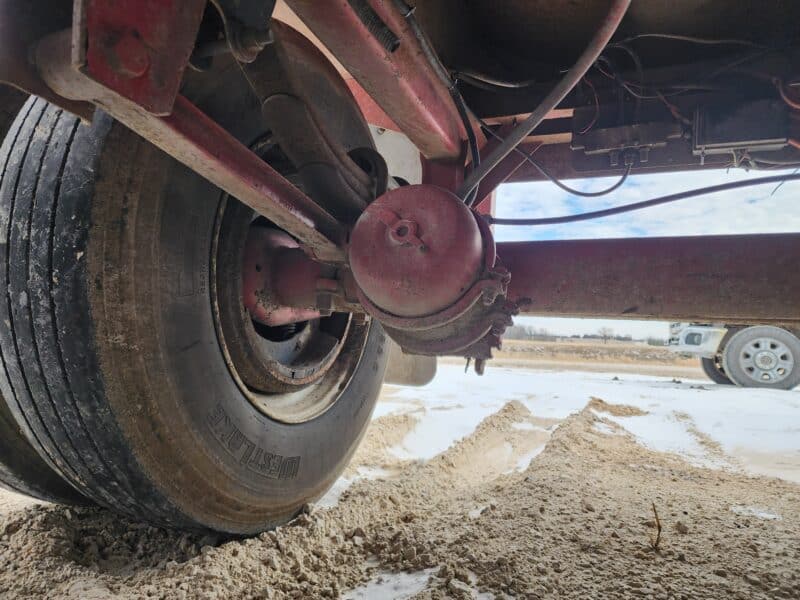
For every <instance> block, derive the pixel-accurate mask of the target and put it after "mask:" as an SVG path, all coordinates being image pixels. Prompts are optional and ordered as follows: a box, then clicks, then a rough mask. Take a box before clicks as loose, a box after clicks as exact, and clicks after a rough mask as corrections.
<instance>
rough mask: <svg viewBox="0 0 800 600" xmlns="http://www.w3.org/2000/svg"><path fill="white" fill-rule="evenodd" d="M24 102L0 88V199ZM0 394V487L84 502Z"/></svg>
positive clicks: (36, 146) (36, 147) (11, 177)
mask: <svg viewBox="0 0 800 600" xmlns="http://www.w3.org/2000/svg"><path fill="white" fill-rule="evenodd" d="M25 99H26V95H25V94H23V93H22V92H19V91H17V90H16V89H13V88H10V87H6V86H3V85H2V84H0V139H3V145H2V147H0V195H3V194H6V193H9V192H8V190H10V189H11V188H12V187H13V186H14V185H16V183H15V179H16V177H17V174H18V172H17V169H18V166H19V162H18V160H19V156H16V157H12V156H10V152H9V151H10V148H11V146H13V145H14V144H15V142H16V139H17V136H18V135H19V133H20V128H21V127H22V122H23V121H24V120H25V116H24V115H23V116H21V117H20V118H19V119H18V120H17V122H16V123H13V124H12V121H13V120H14V118H15V116H16V115H17V113H18V112H19V109H20V108H21V107H22V105H23V104H24V103H25ZM26 151H27V152H28V153H33V154H37V153H39V152H41V141H38V142H36V143H31V145H30V146H29V147H27V148H26ZM0 392H2V395H3V398H0V486H2V487H5V488H6V489H10V490H12V491H14V492H18V493H21V494H26V495H28V496H32V497H34V498H38V499H39V500H47V501H49V502H61V503H64V504H85V503H86V502H88V501H87V499H86V498H85V497H83V496H82V495H81V494H80V493H79V492H78V491H77V490H75V489H74V488H73V487H72V486H71V485H69V484H68V483H67V482H66V481H65V480H64V479H63V478H62V477H61V475H59V474H58V473H57V472H56V470H55V469H54V468H53V467H51V466H50V464H48V461H46V460H45V459H43V458H42V457H40V456H39V453H38V452H37V451H36V450H34V448H33V446H31V444H30V442H28V439H27V438H26V437H25V434H24V433H23V431H22V430H21V429H20V427H19V425H17V421H16V419H15V418H14V415H13V414H12V411H16V412H17V413H19V410H18V407H17V406H16V405H15V404H14V403H11V404H8V403H7V402H6V399H7V398H12V397H13V394H12V392H11V391H10V390H9V389H8V388H7V387H5V386H2V385H0ZM48 460H49V459H48Z"/></svg>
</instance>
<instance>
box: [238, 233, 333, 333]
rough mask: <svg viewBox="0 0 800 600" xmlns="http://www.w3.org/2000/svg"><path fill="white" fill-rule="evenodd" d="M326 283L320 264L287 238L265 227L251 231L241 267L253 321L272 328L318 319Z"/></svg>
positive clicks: (244, 293) (289, 237)
mask: <svg viewBox="0 0 800 600" xmlns="http://www.w3.org/2000/svg"><path fill="white" fill-rule="evenodd" d="M325 281H326V279H325V278H324V277H323V265H322V264H321V263H318V262H315V261H313V260H311V259H310V258H309V257H308V255H307V254H306V253H305V252H303V251H302V249H300V247H299V244H298V243H297V242H296V241H295V240H294V239H293V238H292V237H291V236H290V235H287V234H286V233H284V232H282V231H279V230H277V229H271V228H268V227H251V228H250V232H249V234H248V236H247V242H246V243H245V248H244V262H243V264H242V300H243V302H244V307H245V309H247V311H248V312H249V313H250V317H251V318H252V319H254V320H255V321H258V322H259V323H263V324H264V325H269V326H271V327H274V326H276V325H286V324H288V323H298V322H301V321H308V320H310V319H317V318H319V317H320V316H322V314H321V313H320V311H319V309H318V308H317V304H318V300H319V298H318V296H319V291H320V285H321V284H323V285H324V283H325ZM333 283H334V286H336V282H333ZM334 289H336V288H335V287H334Z"/></svg>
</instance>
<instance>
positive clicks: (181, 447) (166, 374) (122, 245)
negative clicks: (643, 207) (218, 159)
mask: <svg viewBox="0 0 800 600" xmlns="http://www.w3.org/2000/svg"><path fill="white" fill-rule="evenodd" d="M206 87H207V88H210V89H206V90H205V91H204V92H203V93H202V94H196V96H197V98H196V99H195V100H196V101H197V103H198V104H199V105H200V106H201V108H202V109H203V110H204V111H205V112H206V113H207V114H209V115H210V116H211V117H212V118H214V119H215V120H216V121H217V122H218V123H220V124H221V125H222V126H223V127H225V128H226V129H227V130H228V131H230V132H231V133H232V134H233V135H235V136H237V137H238V138H239V139H241V140H242V141H243V142H244V143H246V144H249V145H251V146H252V147H254V148H256V147H261V145H262V144H261V142H260V141H259V140H264V139H265V136H268V132H265V125H264V123H263V120H262V117H261V110H260V108H261V107H260V104H259V102H258V101H257V100H256V99H255V98H254V97H253V96H252V94H250V93H249V88H248V87H247V84H246V82H245V81H244V78H242V77H241V74H240V73H239V72H238V69H237V68H236V67H233V68H232V69H228V70H227V71H225V72H223V73H220V74H218V75H217V76H216V77H215V78H214V81H213V82H212V83H209V84H208V85H207V86H206ZM18 124H19V126H20V133H19V136H18V138H17V140H16V141H15V142H14V143H12V144H9V145H8V147H7V149H6V151H7V153H8V155H9V159H10V160H9V173H13V176H14V177H15V178H18V179H19V184H18V185H15V186H5V187H4V193H3V195H2V198H0V235H2V236H4V238H5V240H6V243H5V245H2V246H0V277H4V278H5V280H6V281H7V282H8V288H9V293H8V294H7V295H6V296H4V297H3V298H2V299H0V348H1V349H2V357H3V360H4V362H5V364H6V366H7V367H6V370H5V372H0V380H2V382H3V385H4V386H5V387H4V389H8V390H10V391H11V393H13V400H14V402H15V403H16V405H17V406H18V407H19V412H18V414H17V416H18V417H19V419H18V420H19V421H20V424H21V425H22V426H23V428H25V429H26V433H27V434H28V436H29V437H30V438H31V439H32V440H35V441H36V448H37V450H38V451H39V453H40V454H41V455H42V456H44V457H47V458H48V459H49V460H50V461H51V462H52V463H54V464H55V465H56V466H57V468H58V469H59V471H60V473H61V474H62V475H63V476H64V477H65V478H66V479H68V480H69V481H70V482H71V483H72V484H73V485H74V486H75V487H76V488H78V489H79V490H80V491H81V492H82V493H84V494H85V495H86V496H88V497H89V498H91V499H92V500H94V501H95V502H97V503H98V504H101V505H103V506H106V507H108V508H112V509H115V510H118V511H121V512H123V513H125V514H127V515H129V516H131V517H133V518H136V519H140V520H144V521H149V522H151V523H154V524H157V525H163V526H171V527H179V528H188V529H200V530H215V531H220V532H228V533H234V534H248V533H254V532H257V531H262V530H264V529H267V528H270V527H273V526H276V525H278V524H281V523H283V522H286V521H287V520H289V519H290V518H292V517H293V516H294V515H296V514H298V512H299V511H300V510H302V508H303V506H304V505H305V504H306V503H308V502H312V501H314V500H315V499H317V498H319V497H320V496H321V495H322V494H324V492H325V491H326V490H327V489H328V488H329V487H330V486H331V485H332V484H333V482H334V481H335V480H336V479H337V477H338V476H339V474H340V473H341V471H342V470H343V469H344V467H345V465H346V464H347V462H348V460H349V459H350V457H351V455H352V453H353V452H354V451H355V448H356V446H357V445H358V442H359V441H360V439H361V437H362V435H363V433H364V431H365V429H366V427H367V425H368V423H369V421H370V416H371V414H372V410H373V408H374V405H375V402H376V400H377V397H378V394H379V391H380V388H381V385H382V381H383V374H384V370H385V368H386V360H387V355H388V353H386V352H385V351H384V346H385V342H386V338H385V335H384V333H383V331H382V329H381V327H380V326H379V324H377V322H373V321H371V320H370V319H369V318H365V317H362V318H356V316H350V315H347V314H342V313H334V315H333V316H332V317H330V319H333V320H334V321H333V322H331V321H326V322H325V323H322V321H325V320H324V319H323V320H318V322H314V323H312V322H308V323H307V324H306V325H305V326H304V327H303V329H302V331H303V332H305V333H302V332H301V333H297V331H296V330H294V331H293V330H289V331H278V332H275V331H262V330H261V329H258V328H256V325H255V324H254V323H253V322H252V321H250V319H249V316H248V315H247V313H246V311H245V310H244V308H243V306H242V302H241V265H242V252H243V248H244V236H243V235H242V233H243V231H244V232H246V231H247V230H248V228H249V227H251V226H253V224H254V223H255V222H257V221H258V219H256V218H255V215H254V213H253V212H252V211H251V210H250V209H249V208H247V207H245V206H244V205H242V204H240V203H239V202H237V201H236V200H234V199H232V198H228V197H226V196H225V195H224V194H222V193H221V192H220V190H219V189H217V188H215V187H214V186H213V185H211V184H209V183H208V182H206V181H205V180H203V179H202V178H201V177H199V176H198V175H196V174H195V173H193V172H192V171H190V170H189V169H187V168H185V167H183V166H182V165H180V164H178V163H177V162H176V161H174V160H172V159H171V158H170V157H168V156H167V155H165V154H164V153H162V152H160V151H159V150H158V149H156V148H155V147H153V146H151V145H150V144H149V143H147V142H145V141H144V140H142V139H141V138H139V137H138V136H137V135H135V134H133V133H131V132H130V131H129V130H127V129H126V128H125V127H123V126H121V125H119V124H118V123H116V122H114V121H113V120H112V119H111V118H110V117H108V116H107V115H105V114H103V113H100V112H98V113H97V114H96V115H95V119H94V121H93V123H92V124H91V125H88V126H81V125H80V122H79V120H78V119H77V118H74V117H72V116H70V115H68V114H67V113H65V112H63V111H61V110H60V109H58V108H57V107H55V106H52V105H48V104H47V103H45V102H44V101H42V100H40V99H31V100H30V101H29V102H28V104H27V108H26V111H25V113H24V115H23V116H22V117H20V120H19V121H18ZM38 140H45V142H44V144H39V142H38ZM34 144H37V145H39V146H42V147H41V148H40V149H39V151H38V152H36V153H33V152H27V153H26V152H25V150H24V148H27V147H28V146H31V147H32V146H33V145H34ZM267 146H268V144H267ZM262 329H263V328H262ZM323 329H325V333H324V335H325V336H327V337H326V338H325V339H327V340H328V341H330V340H331V339H333V340H334V341H333V342H330V343H331V344H332V345H333V346H334V347H335V348H336V349H337V353H336V354H335V355H334V356H335V359H334V360H333V361H332V362H330V363H326V365H327V366H325V368H322V367H320V368H319V369H318V370H317V371H314V372H313V373H312V374H311V375H309V379H308V381H306V380H303V381H299V382H296V383H295V382H292V381H290V382H289V384H286V381H282V385H289V386H290V387H291V386H292V385H296V387H291V390H294V391H290V392H281V391H277V392H270V391H268V390H264V389H263V388H261V387H253V385H251V384H250V383H249V381H246V373H248V372H249V371H248V369H250V370H252V367H253V364H254V363H255V364H260V363H258V360H260V358H259V357H260V356H261V355H260V354H258V353H259V352H263V353H266V354H269V352H272V351H273V350H275V349H276V348H278V349H279V350H280V351H281V352H283V351H285V350H286V348H287V345H286V344H287V340H288V344H289V346H288V347H290V348H294V347H295V346H297V347H300V345H301V341H300V339H301V338H300V337H297V336H300V335H302V336H304V337H303V338H302V339H303V340H306V339H310V340H312V341H314V340H317V339H318V337H314V336H317V334H318V333H319V332H320V331H322V330H323ZM308 332H312V333H308ZM319 335H320V336H321V335H322V334H319ZM293 336H295V337H293ZM337 336H338V337H337ZM319 339H322V338H321V337H320V338H319ZM295 341H296V344H295ZM302 343H306V342H302ZM315 343H316V342H315ZM248 344H249V345H248ZM281 344H283V345H282V346H281ZM242 348H245V350H246V349H248V348H249V349H250V350H252V351H253V353H254V355H258V356H255V358H254V355H247V353H246V352H243V351H242ZM280 360H282V359H275V360H274V361H273V362H268V363H265V364H267V365H268V366H269V367H270V368H271V367H272V366H274V365H275V364H278V366H281V364H282V363H280ZM309 360H310V359H309ZM279 363H280V364H279ZM265 371H266V369H265ZM292 374H293V373H292ZM262 375H263V373H262ZM276 377H277V375H276ZM267 379H268V378H267ZM276 389H283V388H280V386H277V388H276Z"/></svg>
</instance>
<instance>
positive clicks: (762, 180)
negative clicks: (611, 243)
mask: <svg viewBox="0 0 800 600" xmlns="http://www.w3.org/2000/svg"><path fill="white" fill-rule="evenodd" d="M799 180H800V174H797V175H794V174H792V175H773V176H771V177H759V178H758V179H750V180H747V179H746V180H743V181H731V182H729V183H720V184H718V185H709V186H707V187H702V188H697V189H694V190H687V191H685V192H678V193H677V194H670V195H669V196H659V197H658V198H651V199H650V200H643V201H642V202H634V203H633V204H625V205H624V206H615V207H613V208H606V209H604V210H595V211H592V212H585V213H579V214H577V215H564V216H562V217H544V218H541V219H501V218H497V217H491V216H488V215H486V216H485V217H484V218H485V219H486V220H487V221H488V222H489V223H491V224H492V225H558V224H560V223H574V222H575V221H588V220H590V219H599V218H601V217H610V216H612V215H618V214H620V213H626V212H631V211H634V210H642V209H643V208H650V207H651V206H658V205H659V204H667V203H669V202H677V201H678V200H685V199H686V198H694V197H695V196H704V195H706V194H715V193H717V192H726V191H728V190H737V189H740V188H745V187H752V186H756V185H766V184H768V183H783V182H786V181H799Z"/></svg>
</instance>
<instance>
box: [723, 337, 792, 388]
mask: <svg viewBox="0 0 800 600" xmlns="http://www.w3.org/2000/svg"><path fill="white" fill-rule="evenodd" d="M722 358H723V364H724V368H725V373H726V374H727V375H728V377H730V379H731V381H733V382H734V383H735V384H736V385H738V386H742V387H763V388H773V389H779V390H790V389H792V388H794V387H796V386H797V385H798V384H800V340H799V339H798V338H797V337H796V336H794V335H793V334H792V333H790V332H788V331H786V330H785V329H781V328H780V327H773V326H771V325H759V326H757V327H747V328H745V329H742V330H741V331H739V332H737V333H736V334H734V335H733V336H732V337H731V339H730V340H729V341H728V343H727V345H726V346H725V350H724V351H723V356H722Z"/></svg>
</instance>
